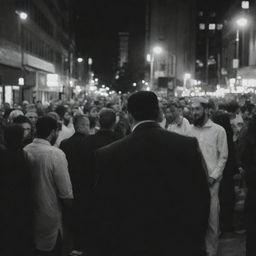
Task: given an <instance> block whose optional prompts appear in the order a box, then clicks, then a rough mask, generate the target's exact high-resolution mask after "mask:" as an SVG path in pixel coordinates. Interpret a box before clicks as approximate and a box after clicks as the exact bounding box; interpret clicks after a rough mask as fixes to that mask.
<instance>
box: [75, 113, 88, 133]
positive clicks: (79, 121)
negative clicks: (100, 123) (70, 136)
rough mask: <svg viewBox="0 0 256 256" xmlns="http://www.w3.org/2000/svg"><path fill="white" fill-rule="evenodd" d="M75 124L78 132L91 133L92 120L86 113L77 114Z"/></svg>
mask: <svg viewBox="0 0 256 256" xmlns="http://www.w3.org/2000/svg"><path fill="white" fill-rule="evenodd" d="M73 124H74V128H75V131H76V132H79V133H82V134H86V135H87V134H89V133H90V120H89V118H88V117H87V116H85V115H77V116H74V118H73Z"/></svg>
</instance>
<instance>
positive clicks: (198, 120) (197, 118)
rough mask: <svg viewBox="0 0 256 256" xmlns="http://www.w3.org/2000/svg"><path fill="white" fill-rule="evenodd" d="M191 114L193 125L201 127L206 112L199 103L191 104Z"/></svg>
mask: <svg viewBox="0 0 256 256" xmlns="http://www.w3.org/2000/svg"><path fill="white" fill-rule="evenodd" d="M191 112H192V116H193V121H194V124H195V125H199V126H201V125H202V124H203V123H204V121H205V117H206V110H205V109H204V108H203V106H202V105H201V104H200V103H198V102H196V103H193V104H192V106H191Z"/></svg>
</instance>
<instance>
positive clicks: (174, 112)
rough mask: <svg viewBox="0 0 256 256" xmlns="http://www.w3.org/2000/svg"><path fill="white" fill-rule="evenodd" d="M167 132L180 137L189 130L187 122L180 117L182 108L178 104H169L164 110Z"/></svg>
mask: <svg viewBox="0 0 256 256" xmlns="http://www.w3.org/2000/svg"><path fill="white" fill-rule="evenodd" d="M165 116H166V119H167V123H168V126H167V130H168V131H170V132H175V133H178V134H180V135H186V134H187V133H188V132H189V129H190V123H189V121H188V120H187V119H186V118H185V117H183V116H182V106H181V105H179V104H178V103H170V104H168V105H167V106H166V108H165Z"/></svg>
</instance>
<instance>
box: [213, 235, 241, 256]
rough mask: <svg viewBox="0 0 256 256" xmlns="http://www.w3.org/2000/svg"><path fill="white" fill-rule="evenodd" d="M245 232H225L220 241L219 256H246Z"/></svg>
mask: <svg viewBox="0 0 256 256" xmlns="http://www.w3.org/2000/svg"><path fill="white" fill-rule="evenodd" d="M245 237H246V236H245V234H232V233H227V234H223V235H222V236H221V238H220V241H219V251H218V256H245Z"/></svg>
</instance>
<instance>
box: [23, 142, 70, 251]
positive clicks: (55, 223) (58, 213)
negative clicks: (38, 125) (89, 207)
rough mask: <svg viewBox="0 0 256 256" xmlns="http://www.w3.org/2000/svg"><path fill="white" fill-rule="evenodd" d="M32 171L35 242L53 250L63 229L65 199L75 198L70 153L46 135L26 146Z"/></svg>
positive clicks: (43, 248) (38, 247) (39, 248)
mask: <svg viewBox="0 0 256 256" xmlns="http://www.w3.org/2000/svg"><path fill="white" fill-rule="evenodd" d="M24 151H25V153H26V156H27V158H28V161H29V166H30V170H31V173H32V184H33V197H34V242H35V245H36V248H37V249H38V250H41V251H51V250H53V248H54V246H55V243H56V240H57V237H58V234H59V232H62V210H61V209H62V208H61V202H60V198H61V199H72V198H73V193H72V185H71V182H70V177H69V173H68V163H67V160H66V156H65V154H64V152H63V151H61V150H60V149H58V148H56V147H53V146H51V144H50V143H49V142H48V141H47V140H44V139H34V141H33V142H32V143H31V144H29V145H27V146H26V147H25V148H24Z"/></svg>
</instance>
